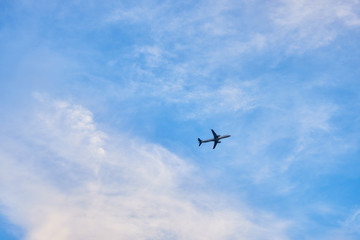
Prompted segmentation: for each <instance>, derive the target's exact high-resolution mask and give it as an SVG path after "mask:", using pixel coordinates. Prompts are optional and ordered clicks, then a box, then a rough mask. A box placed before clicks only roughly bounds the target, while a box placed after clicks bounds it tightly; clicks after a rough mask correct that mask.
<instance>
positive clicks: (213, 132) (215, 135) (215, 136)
mask: <svg viewBox="0 0 360 240" xmlns="http://www.w3.org/2000/svg"><path fill="white" fill-rule="evenodd" d="M211 132H212V134H213V135H214V139H216V138H217V137H218V135H217V134H216V133H215V131H214V130H212V129H211Z"/></svg>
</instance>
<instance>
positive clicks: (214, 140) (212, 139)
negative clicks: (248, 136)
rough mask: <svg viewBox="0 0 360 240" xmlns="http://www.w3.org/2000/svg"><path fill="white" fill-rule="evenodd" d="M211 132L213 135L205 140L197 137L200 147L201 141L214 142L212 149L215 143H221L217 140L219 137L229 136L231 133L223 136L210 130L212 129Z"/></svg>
mask: <svg viewBox="0 0 360 240" xmlns="http://www.w3.org/2000/svg"><path fill="white" fill-rule="evenodd" d="M211 132H212V134H213V135H214V138H211V139H207V140H201V139H200V138H198V141H199V147H200V145H201V144H202V143H206V142H214V147H213V149H215V147H216V145H217V144H218V143H221V141H219V140H220V139H223V138H228V137H231V135H223V136H221V135H217V134H216V133H215V131H214V130H212V129H211Z"/></svg>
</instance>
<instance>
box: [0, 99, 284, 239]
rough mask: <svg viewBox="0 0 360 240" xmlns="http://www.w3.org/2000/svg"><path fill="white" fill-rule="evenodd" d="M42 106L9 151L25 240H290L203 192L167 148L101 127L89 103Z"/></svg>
mask: <svg viewBox="0 0 360 240" xmlns="http://www.w3.org/2000/svg"><path fill="white" fill-rule="evenodd" d="M38 96H39V95H38ZM38 98H40V99H44V98H41V97H38ZM42 106H43V107H40V108H39V107H38V108H37V109H38V112H37V114H35V116H34V118H30V119H28V120H30V124H29V125H28V127H30V128H27V127H25V128H22V129H26V130H22V131H25V132H26V134H24V132H19V133H18V134H20V135H18V137H20V138H17V139H11V141H8V144H5V146H3V147H2V150H1V159H2V161H1V168H0V169H1V170H0V171H1V174H0V176H1V181H0V182H1V184H0V188H1V193H2V195H1V197H0V200H1V202H2V205H3V206H4V208H5V213H6V215H7V216H8V217H9V219H11V221H13V222H14V223H16V224H18V225H20V226H21V227H23V228H24V230H25V232H26V239H30V240H31V239H37V240H39V239H49V238H52V239H83V238H94V237H95V238H104V237H105V238H107V239H118V238H122V239H144V238H156V239H169V238H176V239H226V238H246V239H264V238H267V237H272V238H275V239H287V237H286V234H285V230H286V229H287V226H288V223H287V222H286V221H283V220H279V219H276V218H275V217H273V216H270V215H269V214H266V213H260V212H258V211H257V210H255V209H254V210H245V208H244V209H242V208H237V207H235V206H233V207H231V206H229V205H227V204H228V203H229V201H230V199H224V198H222V199H221V198H219V197H216V196H214V195H212V194H209V193H207V192H206V191H203V190H200V188H199V187H200V185H198V186H196V185H194V183H195V184H196V182H198V180H196V177H195V175H194V173H193V171H196V170H195V169H194V167H192V166H191V165H190V164H189V163H186V162H185V161H184V160H182V159H180V158H179V157H177V156H176V155H174V154H172V153H170V152H169V151H167V150H166V149H164V148H162V147H160V146H158V145H154V144H149V143H145V142H144V141H142V140H140V139H137V138H136V137H130V136H116V135H109V134H106V133H104V132H102V131H100V130H98V129H97V127H96V123H95V122H94V120H93V116H92V113H91V112H90V111H89V110H87V109H85V108H83V107H82V106H79V105H75V104H72V103H69V102H65V101H52V100H51V99H47V101H44V102H43V103H42ZM22 134H24V135H22ZM3 140H4V139H3ZM13 148H16V149H18V151H17V152H16V153H15V152H13V151H11V150H9V149H13ZM199 183H200V182H199ZM255 212H256V217H255V216H253V215H254V214H255Z"/></svg>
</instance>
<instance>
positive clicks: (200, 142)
mask: <svg viewBox="0 0 360 240" xmlns="http://www.w3.org/2000/svg"><path fill="white" fill-rule="evenodd" d="M198 141H199V147H200V145H201V144H202V143H203V142H202V141H201V139H200V138H198Z"/></svg>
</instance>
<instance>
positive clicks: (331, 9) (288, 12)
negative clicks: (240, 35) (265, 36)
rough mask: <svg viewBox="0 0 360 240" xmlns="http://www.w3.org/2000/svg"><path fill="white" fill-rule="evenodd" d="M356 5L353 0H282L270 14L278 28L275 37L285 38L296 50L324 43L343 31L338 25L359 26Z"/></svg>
mask: <svg viewBox="0 0 360 240" xmlns="http://www.w3.org/2000/svg"><path fill="white" fill-rule="evenodd" d="M359 6H360V5H359V2H358V1H356V0H347V1H335V0H318V1H311V0H291V1H282V0H281V1H279V5H278V6H276V7H275V8H274V10H273V12H272V17H271V18H272V20H273V21H274V23H275V26H276V28H277V30H276V31H277V33H276V35H277V36H275V39H276V41H281V39H283V40H285V42H286V44H288V45H289V47H290V51H295V52H297V51H300V52H304V51H306V50H308V49H315V48H318V47H321V46H324V45H327V44H329V43H330V42H331V41H333V40H334V39H335V38H336V37H337V35H338V34H339V33H341V32H342V31H343V26H341V25H345V26H347V27H355V26H360V17H359V12H357V11H356V9H358V8H359ZM339 24H340V25H339Z"/></svg>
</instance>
